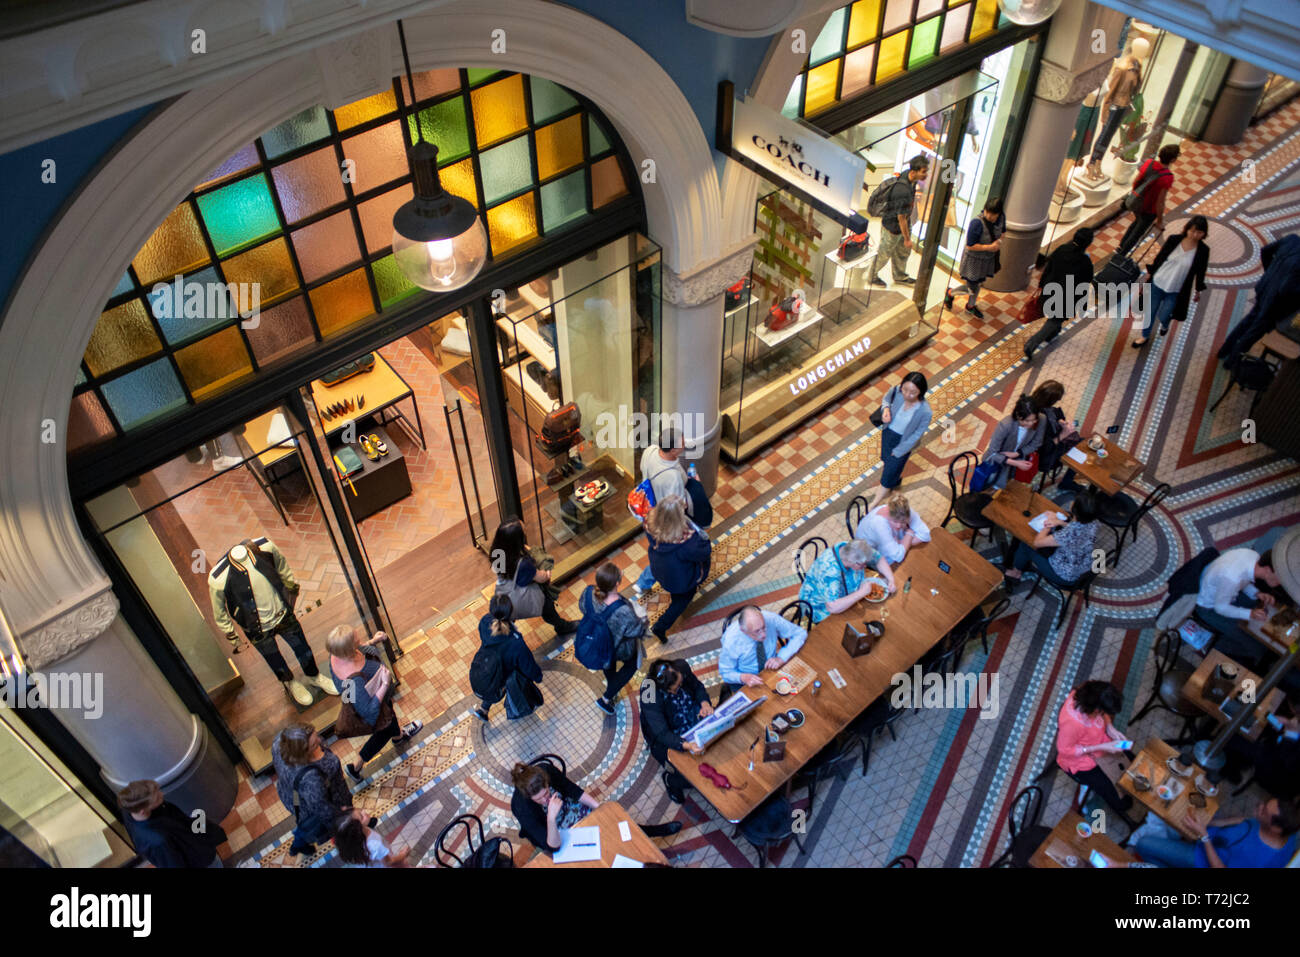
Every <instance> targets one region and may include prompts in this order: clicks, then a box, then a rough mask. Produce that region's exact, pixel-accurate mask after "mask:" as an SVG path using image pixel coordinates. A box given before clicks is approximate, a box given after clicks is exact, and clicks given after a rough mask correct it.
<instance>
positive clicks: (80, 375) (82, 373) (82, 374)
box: [74, 366, 86, 385]
mask: <svg viewBox="0 0 1300 957" xmlns="http://www.w3.org/2000/svg"><path fill="white" fill-rule="evenodd" d="M85 381H86V370H85V369H83V368H82V367H81V366H77V381H76V382H75V383H74V384H75V385H81V384H82V383H83V382H85Z"/></svg>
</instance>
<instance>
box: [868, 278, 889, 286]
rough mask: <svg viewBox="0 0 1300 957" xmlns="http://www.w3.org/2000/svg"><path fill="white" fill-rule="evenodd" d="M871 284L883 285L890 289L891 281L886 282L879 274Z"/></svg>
mask: <svg viewBox="0 0 1300 957" xmlns="http://www.w3.org/2000/svg"><path fill="white" fill-rule="evenodd" d="M871 285H873V286H883V287H884V288H885V289H888V288H889V283H887V282H885V280H883V279H881V278H880V277H879V276H877V277H876V278H875V279H873V280H871Z"/></svg>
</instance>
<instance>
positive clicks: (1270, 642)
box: [1239, 604, 1300, 655]
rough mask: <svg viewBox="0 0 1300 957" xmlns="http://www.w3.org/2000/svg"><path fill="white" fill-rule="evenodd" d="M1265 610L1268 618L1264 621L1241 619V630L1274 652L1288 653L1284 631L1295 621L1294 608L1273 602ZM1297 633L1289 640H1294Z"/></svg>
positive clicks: (1279, 653) (1295, 613) (1298, 633)
mask: <svg viewBox="0 0 1300 957" xmlns="http://www.w3.org/2000/svg"><path fill="white" fill-rule="evenodd" d="M1267 611H1268V618H1267V619H1265V620H1264V621H1256V620H1255V619H1253V618H1244V619H1242V620H1241V621H1240V623H1239V624H1240V626H1241V630H1242V631H1244V632H1246V634H1248V635H1250V636H1251V637H1252V638H1254V639H1255V640H1256V641H1258V642H1259V643H1260V644H1261V645H1263V646H1264V647H1265V648H1267V649H1268V650H1269V651H1271V652H1273V653H1274V654H1277V655H1287V654H1290V648H1288V647H1287V634H1286V633H1287V630H1288V629H1289V628H1290V627H1291V626H1292V625H1293V624H1295V622H1296V616H1297V612H1296V610H1295V609H1294V608H1290V607H1288V606H1286V605H1280V604H1275V605H1273V607H1271V608H1269V609H1267ZM1297 635H1300V629H1297ZM1297 635H1292V636H1291V640H1295V639H1296V637H1297Z"/></svg>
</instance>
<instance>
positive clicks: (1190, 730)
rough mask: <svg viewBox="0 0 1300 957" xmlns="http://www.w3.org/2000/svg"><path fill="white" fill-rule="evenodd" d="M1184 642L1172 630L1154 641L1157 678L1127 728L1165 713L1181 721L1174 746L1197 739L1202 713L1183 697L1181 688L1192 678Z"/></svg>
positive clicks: (1161, 633) (1161, 634) (1168, 630)
mask: <svg viewBox="0 0 1300 957" xmlns="http://www.w3.org/2000/svg"><path fill="white" fill-rule="evenodd" d="M1182 650H1183V639H1182V636H1181V635H1179V634H1178V632H1177V631H1176V630H1175V629H1172V628H1171V629H1167V630H1162V631H1161V632H1160V636H1159V637H1158V638H1157V639H1156V648H1155V664H1156V674H1155V678H1154V680H1153V681H1152V682H1151V694H1150V696H1149V697H1148V698H1147V700H1146V703H1145V704H1144V705H1142V707H1141V708H1139V709H1138V713H1137V714H1135V715H1134V716H1133V717H1132V718H1131V719H1130V720H1129V724H1130V725H1134V724H1137V723H1138V722H1139V721H1141V720H1142V719H1143V718H1144V717H1146V715H1147V713H1148V712H1150V711H1153V710H1156V709H1159V710H1161V711H1168V712H1169V713H1170V714H1172V715H1174V716H1175V717H1178V718H1181V719H1182V722H1183V726H1182V730H1181V731H1180V732H1179V735H1178V738H1177V739H1176V741H1175V743H1179V744H1181V743H1182V742H1184V741H1191V740H1193V739H1194V738H1195V736H1196V731H1195V726H1196V720H1197V719H1198V718H1199V717H1200V716H1201V711H1200V709H1199V708H1197V707H1196V705H1194V704H1192V703H1191V702H1190V701H1188V700H1187V699H1185V698H1184V697H1183V688H1184V686H1186V684H1187V682H1188V680H1189V679H1190V678H1191V677H1192V674H1193V671H1192V669H1191V668H1189V667H1187V665H1186V664H1184V663H1183V660H1182V657H1181V655H1182Z"/></svg>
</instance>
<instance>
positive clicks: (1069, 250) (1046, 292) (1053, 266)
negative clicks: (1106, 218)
mask: <svg viewBox="0 0 1300 957" xmlns="http://www.w3.org/2000/svg"><path fill="white" fill-rule="evenodd" d="M1092 235H1093V234H1092V230H1091V229H1089V228H1088V227H1087V226H1084V227H1082V228H1080V229H1077V230H1075V232H1074V237H1073V238H1072V239H1071V240H1070V242H1068V243H1065V244H1063V245H1062V246H1061V247H1060V248H1059V249H1057V250H1056V251H1055V252H1053V253H1052V254H1051V255H1050V256H1048V257H1047V262H1046V263H1045V264H1044V265H1043V275H1042V278H1041V279H1040V280H1039V282H1038V295H1040V296H1042V297H1043V299H1042V302H1043V325H1042V328H1040V329H1039V330H1038V331H1037V332H1036V333H1034V334H1033V335H1032V336H1030V337H1029V339H1028V341H1026V342H1025V361H1026V362H1030V361H1032V360H1033V358H1034V350H1036V349H1037V348H1038V347H1039V346H1041V345H1043V344H1044V343H1046V342H1051V341H1052V340H1053V339H1055V338H1056V337H1057V336H1059V335H1060V334H1061V326H1063V325H1064V324H1065V320H1066V319H1073V318H1074V317H1075V316H1076V315H1077V314H1078V308H1079V300H1080V299H1081V298H1083V295H1082V294H1084V293H1085V292H1086V290H1087V289H1088V287H1090V286H1091V285H1092V259H1091V258H1090V257H1089V256H1088V253H1087V249H1088V247H1089V246H1090V245H1092ZM1084 301H1085V302H1086V301H1087V300H1086V299H1084Z"/></svg>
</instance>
